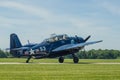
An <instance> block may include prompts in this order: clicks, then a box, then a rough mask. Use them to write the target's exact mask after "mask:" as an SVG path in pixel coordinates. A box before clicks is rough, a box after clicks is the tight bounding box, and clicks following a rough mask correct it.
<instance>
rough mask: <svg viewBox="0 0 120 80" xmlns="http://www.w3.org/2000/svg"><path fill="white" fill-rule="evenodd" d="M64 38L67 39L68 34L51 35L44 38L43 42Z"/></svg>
mask: <svg viewBox="0 0 120 80" xmlns="http://www.w3.org/2000/svg"><path fill="white" fill-rule="evenodd" d="M66 39H68V36H67V35H66V34H63V35H55V36H51V37H50V38H48V39H45V40H44V42H55V41H59V40H66Z"/></svg>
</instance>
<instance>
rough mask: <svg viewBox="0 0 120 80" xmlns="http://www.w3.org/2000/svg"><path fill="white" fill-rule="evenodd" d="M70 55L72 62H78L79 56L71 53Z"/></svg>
mask: <svg viewBox="0 0 120 80" xmlns="http://www.w3.org/2000/svg"><path fill="white" fill-rule="evenodd" d="M72 56H73V62H74V63H78V62H79V58H78V57H77V56H76V55H75V54H72Z"/></svg>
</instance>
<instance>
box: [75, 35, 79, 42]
mask: <svg viewBox="0 0 120 80" xmlns="http://www.w3.org/2000/svg"><path fill="white" fill-rule="evenodd" d="M75 37H76V41H77V42H78V43H80V40H79V37H78V36H77V35H75Z"/></svg>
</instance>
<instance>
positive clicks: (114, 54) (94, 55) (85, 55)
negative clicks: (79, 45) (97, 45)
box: [67, 49, 120, 59]
mask: <svg viewBox="0 0 120 80" xmlns="http://www.w3.org/2000/svg"><path fill="white" fill-rule="evenodd" d="M77 56H78V57H79V58H80V59H116V58H118V57H120V51H119V50H108V49H106V50H102V49H98V50H95V49H92V50H89V51H80V52H78V54H77ZM67 58H72V56H71V55H68V56H67Z"/></svg>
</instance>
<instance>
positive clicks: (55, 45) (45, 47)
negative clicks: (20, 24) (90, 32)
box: [10, 33, 102, 63]
mask: <svg viewBox="0 0 120 80" xmlns="http://www.w3.org/2000/svg"><path fill="white" fill-rule="evenodd" d="M90 37H91V36H88V37H87V38H85V39H83V38H81V37H78V36H74V37H69V36H67V35H66V34H63V35H52V36H51V37H50V38H47V39H45V40H44V41H43V42H41V43H39V44H31V43H29V44H27V45H22V44H21V42H20V40H19V38H18V36H17V35H16V34H15V33H12V34H11V35H10V53H11V54H12V55H13V56H14V57H22V56H26V57H27V60H26V63H29V60H30V59H31V58H32V57H33V58H35V59H41V58H56V57H59V59H58V61H59V62H60V63H63V62H64V56H65V55H70V54H71V55H72V56H73V62H74V63H78V62H79V58H78V57H77V55H76V54H75V53H77V52H79V50H81V49H83V48H84V47H85V46H86V45H90V44H95V43H99V42H102V40H99V41H93V42H86V41H87V40H88V39H89V38H90Z"/></svg>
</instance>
